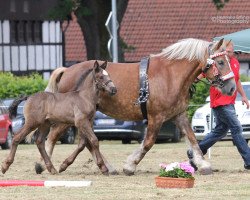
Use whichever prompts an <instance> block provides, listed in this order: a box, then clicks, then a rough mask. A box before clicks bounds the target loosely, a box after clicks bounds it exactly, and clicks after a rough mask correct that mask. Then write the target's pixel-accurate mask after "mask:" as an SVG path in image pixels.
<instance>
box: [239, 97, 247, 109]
mask: <svg viewBox="0 0 250 200" xmlns="http://www.w3.org/2000/svg"><path fill="white" fill-rule="evenodd" d="M241 101H242V105H244V104H246V106H247V109H249V102H248V99H247V97H242V100H241Z"/></svg>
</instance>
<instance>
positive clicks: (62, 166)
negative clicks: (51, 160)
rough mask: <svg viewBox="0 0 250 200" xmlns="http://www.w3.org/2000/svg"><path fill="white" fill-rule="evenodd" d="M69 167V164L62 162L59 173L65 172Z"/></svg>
mask: <svg viewBox="0 0 250 200" xmlns="http://www.w3.org/2000/svg"><path fill="white" fill-rule="evenodd" d="M66 169H67V166H66V165H64V164H61V166H60V168H59V173H61V172H64V171H65V170H66Z"/></svg>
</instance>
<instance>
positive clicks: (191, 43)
mask: <svg viewBox="0 0 250 200" xmlns="http://www.w3.org/2000/svg"><path fill="white" fill-rule="evenodd" d="M208 45H209V42H207V41H204V40H199V39H194V38H187V39H183V40H180V41H178V42H177V43H175V44H172V45H170V46H169V47H167V48H165V49H163V50H162V52H161V53H159V54H155V55H152V57H156V56H159V57H162V58H166V59H170V60H174V59H177V60H180V59H187V60H189V61H192V60H198V61H200V62H202V61H204V59H205V56H206V54H207V52H208Z"/></svg>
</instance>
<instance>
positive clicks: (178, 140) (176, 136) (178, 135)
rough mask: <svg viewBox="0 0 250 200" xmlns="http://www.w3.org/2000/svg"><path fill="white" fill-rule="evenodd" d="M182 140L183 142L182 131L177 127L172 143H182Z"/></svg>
mask: <svg viewBox="0 0 250 200" xmlns="http://www.w3.org/2000/svg"><path fill="white" fill-rule="evenodd" d="M180 140H181V133H180V130H179V129H178V128H177V127H176V128H175V133H174V137H173V138H172V140H171V142H173V143H176V142H180Z"/></svg>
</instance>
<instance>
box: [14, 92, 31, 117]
mask: <svg viewBox="0 0 250 200" xmlns="http://www.w3.org/2000/svg"><path fill="white" fill-rule="evenodd" d="M28 97H29V95H26V96H20V97H19V98H17V99H15V100H14V101H13V102H12V104H11V105H10V107H9V117H10V118H11V119H13V118H15V117H16V115H17V106H18V105H19V104H20V103H21V102H22V101H25V100H27V99H28Z"/></svg>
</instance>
